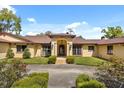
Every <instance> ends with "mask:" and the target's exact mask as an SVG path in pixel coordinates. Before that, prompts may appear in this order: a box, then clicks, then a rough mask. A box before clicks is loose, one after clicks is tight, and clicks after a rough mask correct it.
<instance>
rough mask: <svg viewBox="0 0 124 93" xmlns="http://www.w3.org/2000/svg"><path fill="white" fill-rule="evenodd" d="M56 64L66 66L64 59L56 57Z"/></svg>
mask: <svg viewBox="0 0 124 93" xmlns="http://www.w3.org/2000/svg"><path fill="white" fill-rule="evenodd" d="M56 64H66V58H64V57H57V59H56Z"/></svg>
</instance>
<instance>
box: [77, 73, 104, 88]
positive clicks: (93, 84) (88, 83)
mask: <svg viewBox="0 0 124 93" xmlns="http://www.w3.org/2000/svg"><path fill="white" fill-rule="evenodd" d="M76 87H77V88H104V87H105V84H104V83H101V82H99V81H97V80H94V79H93V78H91V77H89V76H88V75H86V74H81V75H79V76H78V77H77V78H76Z"/></svg>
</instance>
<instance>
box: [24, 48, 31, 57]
mask: <svg viewBox="0 0 124 93" xmlns="http://www.w3.org/2000/svg"><path fill="white" fill-rule="evenodd" d="M23 58H24V59H27V58H31V53H30V52H29V49H28V48H25V50H24V53H23Z"/></svg>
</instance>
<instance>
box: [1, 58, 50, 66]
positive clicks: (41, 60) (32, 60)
mask: <svg viewBox="0 0 124 93" xmlns="http://www.w3.org/2000/svg"><path fill="white" fill-rule="evenodd" d="M14 59H17V60H22V62H24V63H25V64H48V58H47V57H34V58H29V59H22V58H12V59H2V60H1V62H2V61H5V60H6V61H7V63H12V62H13V60H14Z"/></svg>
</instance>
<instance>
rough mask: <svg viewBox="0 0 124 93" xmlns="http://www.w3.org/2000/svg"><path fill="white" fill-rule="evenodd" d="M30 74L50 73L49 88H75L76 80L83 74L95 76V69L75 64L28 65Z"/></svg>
mask: <svg viewBox="0 0 124 93" xmlns="http://www.w3.org/2000/svg"><path fill="white" fill-rule="evenodd" d="M27 68H28V70H29V71H28V73H32V72H49V83H48V87H49V88H71V87H75V79H76V77H77V76H78V75H79V74H81V73H86V74H89V75H93V73H94V72H95V71H96V69H95V67H90V66H82V65H74V64H63V65H62V64H61V65H60V64H50V65H36V64H35V65H28V66H27Z"/></svg>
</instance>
